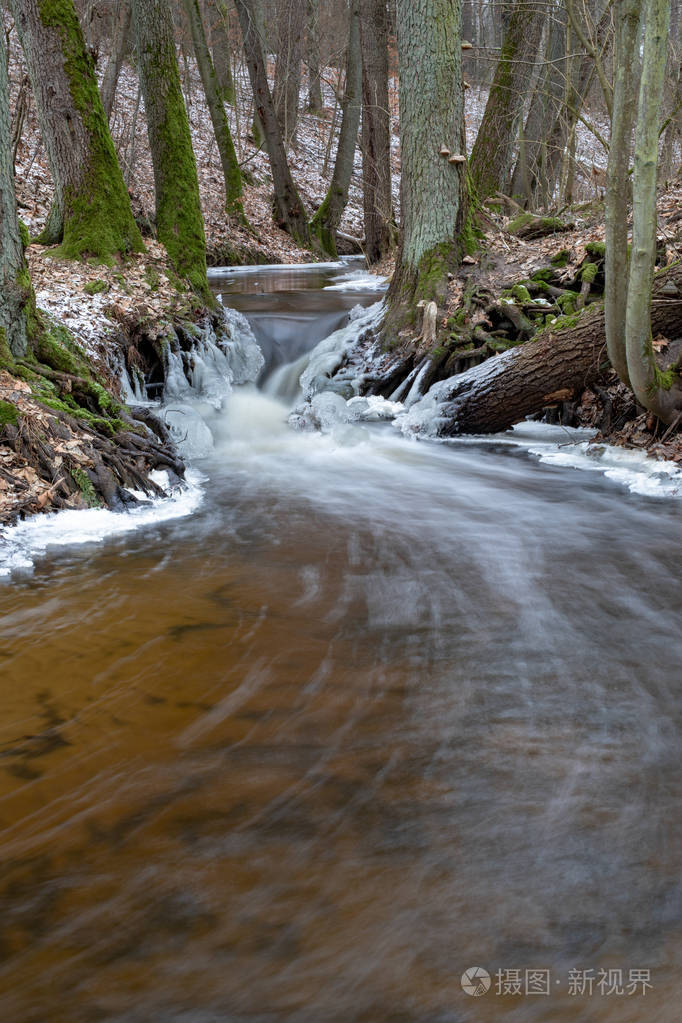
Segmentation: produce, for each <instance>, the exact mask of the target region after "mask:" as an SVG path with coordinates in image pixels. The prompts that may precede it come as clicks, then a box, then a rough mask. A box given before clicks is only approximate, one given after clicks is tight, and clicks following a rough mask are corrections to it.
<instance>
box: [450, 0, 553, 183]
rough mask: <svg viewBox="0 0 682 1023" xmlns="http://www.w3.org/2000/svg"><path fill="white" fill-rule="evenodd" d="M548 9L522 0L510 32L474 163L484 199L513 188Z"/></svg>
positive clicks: (473, 154)
mask: <svg viewBox="0 0 682 1023" xmlns="http://www.w3.org/2000/svg"><path fill="white" fill-rule="evenodd" d="M544 17H545V12H544V8H543V6H542V5H539V4H532V3H531V4H528V3H525V2H524V0H517V2H516V4H515V5H514V9H513V10H512V13H511V17H510V19H509V26H508V28H507V31H506V32H505V36H504V42H503V44H502V50H501V52H500V59H499V61H498V63H497V68H496V69H495V77H494V78H493V83H492V85H491V87H490V93H489V95H488V102H487V103H486V107H485V112H484V114H483V120H482V121H481V125H480V127H479V129H478V135H477V136H476V141H475V143H474V147H473V149H472V151H471V160H470V161H469V168H470V171H471V178H472V181H473V185H474V188H475V189H476V193H477V195H478V197H479V199H487V198H488V197H489V196H491V195H494V193H495V192H506V191H507V189H508V188H509V179H510V174H511V164H512V156H513V152H514V146H515V144H516V138H517V134H518V126H519V120H520V118H521V117H522V116H523V106H524V99H525V96H526V92H527V89H528V84H529V82H530V79H531V76H532V73H533V63H534V60H535V55H536V52H537V47H538V43H539V41H540V35H541V33H542V23H543V20H544Z"/></svg>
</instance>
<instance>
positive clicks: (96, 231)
mask: <svg viewBox="0 0 682 1023" xmlns="http://www.w3.org/2000/svg"><path fill="white" fill-rule="evenodd" d="M11 7H12V13H13V15H14V20H15V24H16V27H17V31H18V33H19V38H20V40H21V44H22V46H23V49H24V53H25V55H26V63H27V64H28V70H29V75H30V77H31V84H32V86H33V93H34V96H35V100H36V109H37V112H38V120H39V122H40V129H41V133H42V137H43V141H44V143H45V149H46V151H47V157H48V160H49V163H50V170H51V173H52V177H53V180H54V186H55V196H54V202H53V213H54V215H53V217H52V225H53V226H54V227H55V231H54V232H53V233H55V234H58V235H61V237H62V246H61V254H62V255H64V256H67V257H70V258H78V257H81V256H91V257H94V258H96V259H102V260H109V259H111V258H112V257H113V256H114V255H115V254H116V253H119V252H128V251H131V250H134V251H140V250H142V248H143V246H142V238H141V237H140V232H139V231H138V229H137V226H136V224H135V221H134V220H133V215H132V212H131V209H130V199H129V198H128V193H127V191H126V188H125V185H124V183H123V176H122V174H121V168H120V167H119V165H118V161H117V159H116V152H115V150H114V145H113V142H112V141H111V135H110V134H109V127H108V125H107V119H106V116H105V113H104V108H103V107H102V101H101V99H100V95H99V90H98V88H97V80H96V78H95V71H94V66H93V63H92V58H91V57H90V55H89V54H88V52H87V51H86V49H85V41H84V39H83V33H82V31H81V27H80V23H79V21H78V16H77V14H76V11H75V9H74V6H73V0H51V2H50V3H49V4H46V3H44V2H41V0H21V2H19V0H12V3H11ZM50 240H58V239H50Z"/></svg>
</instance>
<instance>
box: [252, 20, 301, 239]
mask: <svg viewBox="0 0 682 1023" xmlns="http://www.w3.org/2000/svg"><path fill="white" fill-rule="evenodd" d="M235 6H236V8H237V14H238V15H239V24H240V25H241V29H242V37H243V40H244V52H245V54H246V62H247V66H248V70H249V78H250V80H251V90H252V92H253V99H254V105H255V111H256V114H257V116H258V120H259V123H260V125H261V126H262V129H263V134H264V137H265V145H266V146H267V150H268V156H269V159H270V169H271V171H272V180H273V184H274V188H275V212H276V222H277V223H278V225H279V226H280V227H282V228H284V230H285V231H288V232H289V234H290V235H291V236H292V237H293V238H295V239H296V241H298V242H299V244H300V245H307V246H310V245H311V244H312V238H311V235H310V229H309V226H308V218H307V216H306V212H305V207H304V205H303V202H302V200H301V197H300V195H299V194H298V189H297V188H296V185H295V184H294V179H293V178H292V176H291V171H290V170H289V164H288V162H287V154H286V150H285V148H284V143H283V141H282V133H281V131H280V127H279V122H278V120H277V114H276V113H275V105H274V102H273V99H272V95H271V93H270V85H269V83H268V76H267V71H266V65H265V53H264V51H263V41H262V35H261V31H260V24H259V21H260V20H259V19H258V18H257V16H256V13H255V12H254V0H235Z"/></svg>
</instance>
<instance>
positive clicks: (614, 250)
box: [604, 0, 648, 387]
mask: <svg viewBox="0 0 682 1023" xmlns="http://www.w3.org/2000/svg"><path fill="white" fill-rule="evenodd" d="M641 7H642V4H641V0H622V2H621V3H620V4H619V6H618V11H617V17H616V46H615V53H614V62H613V72H614V73H613V111H612V117H611V145H610V148H609V161H608V166H607V170H606V290H605V292H604V311H605V318H606V347H607V349H608V353H609V359H610V360H611V365H612V366H613V368H614V369H615V371H616V373H617V374H618V376H619V377H620V379H621V380H622V381H623V383H624V384H627V385H628V387H629V386H630V377H629V374H628V363H627V357H626V354H625V308H626V302H627V292H628V256H627V250H628V204H629V201H630V196H631V184H630V153H631V150H632V128H633V125H634V123H635V80H634V78H633V76H632V74H631V68H632V64H633V61H634V60H635V59H636V56H637V51H638V48H639V19H640V13H641ZM647 298H648V296H647Z"/></svg>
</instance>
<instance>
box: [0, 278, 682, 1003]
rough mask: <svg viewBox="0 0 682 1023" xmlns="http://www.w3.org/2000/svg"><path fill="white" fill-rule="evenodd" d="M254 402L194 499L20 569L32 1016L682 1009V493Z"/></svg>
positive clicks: (15, 998) (9, 746)
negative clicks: (635, 977) (631, 980)
mask: <svg viewBox="0 0 682 1023" xmlns="http://www.w3.org/2000/svg"><path fill="white" fill-rule="evenodd" d="M331 294H332V295H333V294H334V293H331ZM229 406H230V407H229V409H228V410H227V411H226V414H225V415H224V416H223V417H221V418H220V420H218V418H216V421H215V422H214V423H213V428H214V430H215V434H216V451H215V455H214V457H213V458H212V459H211V460H209V461H208V462H206V463H204V465H203V471H204V472H205V473H206V475H207V476H208V477H209V479H210V483H209V484H207V488H206V489H207V493H206V498H205V500H204V503H203V505H202V507H201V509H200V510H199V512H198V513H196V514H195V515H194V516H193V517H192V518H191V519H183V520H178V521H175V522H168V523H165V524H160V525H156V526H152V527H149V528H147V529H144V530H140V531H138V532H136V533H133V534H129V535H128V536H126V537H124V538H120V539H115V538H112V539H110V540H107V541H105V542H104V543H102V544H99V545H94V544H93V545H86V546H81V547H72V548H67V549H66V550H64V549H61V550H59V552H58V553H57V552H55V553H51V554H47V555H46V556H44V557H42V558H41V559H40V560H39V561H38V562H37V564H36V567H35V570H34V572H33V573H32V574H30V575H27V574H24V575H19V576H15V577H14V579H13V580H12V582H11V584H4V585H1V586H0V613H1V614H2V635H1V638H0V671H1V679H2V682H1V685H2V706H3V715H2V718H1V719H0V828H1V829H2V835H1V838H0V850H1V861H2V862H1V866H0V909H1V910H2V912H1V913H0V1006H1V1007H2V1015H1V1017H0V1018H2V1020H5V1019H6V1020H8V1021H12V1023H18V1021H21V1023H23V1021H53V1020H54V1021H62V1020H64V1021H69V1023H70V1021H74V1023H77V1021H81V1020H82V1021H94V1020H116V1021H126V1023H138V1021H145V1023H146V1021H157V1020H163V1021H166V1020H172V1021H183V1023H189V1021H192V1023H213V1021H249V1023H253V1021H258V1023H260V1021H268V1023H269V1021H292V1023H299V1021H301V1023H317V1021H329V1023H341V1021H349V1020H359V1021H367V1023H374V1021H377V1023H379V1021H382V1023H383V1021H396V1023H397V1021H400V1023H436V1021H438V1023H455V1021H458V1020H460V1021H474V1020H476V1021H478V1020H482V1021H494V1020H498V1019H502V1018H504V1019H505V1020H506V1019H509V1020H512V1021H525V1020H529V1021H533V1023H534V1021H548V1020H552V1021H554V1020H558V1021H563V1020H567V1021H568V1020H599V1021H614V1023H615V1021H617V1023H621V1021H626V1023H629V1021H632V1023H639V1021H643V1020H656V1021H661V1023H668V1021H670V1023H672V1021H676V1020H678V1019H679V968H680V952H681V950H682V924H681V915H680V910H681V908H682V881H681V876H680V837H681V836H680V832H681V830H682V828H681V825H680V813H679V806H680V787H681V786H680V775H679V762H680V717H681V711H680V706H681V705H680V680H681V679H682V646H681V644H680V632H679V621H680V619H679V612H680V581H679V580H680V557H679V550H680V549H679V537H680V531H679V521H680V520H679V504H677V503H674V502H668V501H657V502H654V501H652V500H646V499H644V498H637V497H632V496H629V495H627V494H626V492H624V491H623V490H622V489H619V488H618V487H617V486H615V485H614V484H611V483H608V482H606V481H603V480H601V479H599V478H596V477H594V476H591V475H589V474H585V473H582V474H581V473H578V472H576V471H573V470H569V469H557V468H552V467H548V466H545V465H541V464H539V463H537V462H536V461H534V460H533V459H531V458H529V457H527V456H525V455H523V454H521V453H519V452H515V451H514V450H511V449H506V448H503V447H499V448H495V447H492V446H490V445H488V446H485V447H484V446H477V445H469V446H461V447H460V446H456V447H439V446H435V445H429V444H419V445H415V444H411V443H408V442H407V441H404V440H403V439H401V438H399V437H398V436H397V435H394V432H392V431H390V429H384V430H382V429H379V428H377V429H376V430H374V431H373V432H371V434H370V438H369V442H366V443H363V444H362V445H360V446H355V447H350V448H345V447H339V446H338V445H337V444H335V442H334V440H333V438H330V437H320V436H316V435H313V436H311V435H299V434H295V433H292V432H291V431H289V430H288V429H287V428H286V427H285V426H284V425H283V419H284V415H285V410H284V409H283V407H282V406H278V405H277V404H276V403H275V402H273V401H272V400H271V399H268V398H265V397H263V396H262V395H259V394H257V393H255V392H252V391H248V390H247V391H245V392H243V393H242V394H240V395H236V396H235V397H234V398H233V399H232V401H231V402H230V403H229ZM472 966H482V967H485V968H486V969H487V970H488V971H489V972H490V973H491V974H492V975H493V986H492V987H491V989H490V991H488V992H487V994H486V995H484V996H482V997H480V998H473V997H470V996H468V995H467V994H465V993H464V992H463V990H462V986H461V983H460V977H461V975H462V973H463V971H464V970H465V969H466V968H468V967H472ZM531 968H537V969H541V970H549V971H551V973H550V981H551V992H552V993H551V994H550V995H546V996H539V995H525V994H524V993H522V994H521V995H511V994H509V995H507V996H503V995H498V994H497V993H496V990H495V979H494V975H495V971H497V970H512V969H520V970H521V976H522V978H524V971H525V970H526V969H531ZM574 968H583V969H589V968H591V969H593V970H594V972H595V980H596V978H597V975H598V971H599V970H600V969H603V970H609V969H621V970H622V971H623V973H624V982H627V980H628V976H629V971H630V970H631V969H649V970H650V971H651V985H652V986H651V988H650V989H649V990H647V993H646V995H645V996H642V995H641V993H637V994H635V995H628V994H627V993H626V994H617V993H615V992H614V993H612V994H606V992H605V991H604V993H603V994H602V993H600V991H599V989H598V988H597V986H596V983H595V987H594V991H593V994H592V995H591V996H589V995H587V994H585V995H581V996H579V995H571V994H569V983H568V978H569V971H570V970H571V969H574ZM524 980H525V978H524Z"/></svg>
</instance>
